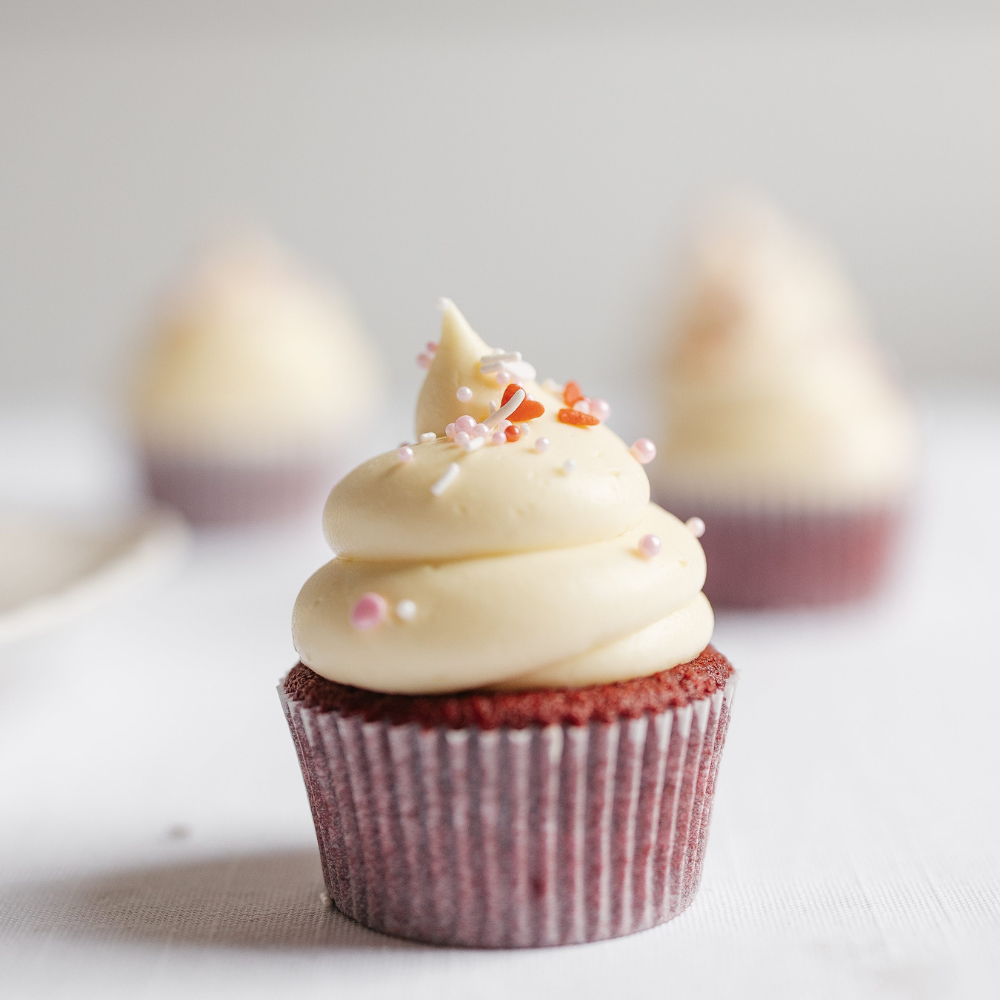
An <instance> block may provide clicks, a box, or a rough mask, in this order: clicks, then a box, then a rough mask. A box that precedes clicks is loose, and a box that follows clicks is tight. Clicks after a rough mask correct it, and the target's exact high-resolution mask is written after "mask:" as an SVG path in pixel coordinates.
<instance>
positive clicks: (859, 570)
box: [655, 494, 904, 608]
mask: <svg viewBox="0 0 1000 1000" xmlns="http://www.w3.org/2000/svg"><path fill="white" fill-rule="evenodd" d="M655 499H656V502H657V503H659V504H660V505H661V506H662V507H664V508H665V509H666V510H669V511H670V513H672V514H674V515H675V516H677V517H679V518H680V519H681V520H682V521H686V520H687V519H688V518H689V517H700V518H701V519H702V520H703V521H704V522H705V534H704V536H703V537H702V538H701V545H702V548H704V550H705V558H706V560H707V561H708V577H707V579H706V581H705V587H704V591H705V595H706V596H707V597H708V599H709V600H710V601H711V602H712V604H713V605H715V606H716V607H732V608H781V607H799V606H816V605H825V604H838V603H843V602H849V601H861V600H864V599H866V598H868V597H871V596H873V595H874V594H876V593H877V592H878V590H879V589H880V588H881V587H882V586H883V584H884V583H885V580H886V578H887V576H888V572H889V569H890V567H891V565H892V561H893V557H894V556H895V553H896V549H897V546H898V542H899V536H900V533H901V527H902V524H903V520H904V513H903V510H904V508H903V504H902V503H897V504H891V505H885V506H879V507H867V508H859V509H857V510H821V509H796V508H794V507H791V506H787V507H785V506H775V507H774V508H773V509H770V508H754V507H748V508H747V509H740V508H739V507H737V506H735V505H734V506H732V507H727V508H721V507H713V506H711V505H709V504H702V503H697V502H693V501H691V500H679V499H674V498H672V497H671V496H670V495H669V494H667V495H662V494H661V495H659V496H657V497H656V498H655Z"/></svg>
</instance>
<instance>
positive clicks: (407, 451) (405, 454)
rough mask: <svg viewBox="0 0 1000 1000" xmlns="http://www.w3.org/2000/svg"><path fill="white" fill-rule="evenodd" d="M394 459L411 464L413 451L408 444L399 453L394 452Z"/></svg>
mask: <svg viewBox="0 0 1000 1000" xmlns="http://www.w3.org/2000/svg"><path fill="white" fill-rule="evenodd" d="M396 458H398V459H399V460H400V461H401V462H412V461H413V449H412V448H411V447H410V446H409V445H408V444H404V445H403V446H402V447H401V448H400V449H399V451H397V452H396Z"/></svg>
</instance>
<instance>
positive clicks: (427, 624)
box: [293, 303, 712, 693]
mask: <svg viewBox="0 0 1000 1000" xmlns="http://www.w3.org/2000/svg"><path fill="white" fill-rule="evenodd" d="M497 357H498V355H497V352H495V351H493V350H491V349H490V347H489V346H488V345H487V344H486V343H485V342H484V341H483V340H482V339H481V338H480V337H479V336H478V335H477V334H476V333H475V332H474V331H473V330H472V329H471V327H469V325H468V323H467V322H466V321H465V319H464V318H463V317H462V315H461V313H459V312H458V310H457V309H456V308H455V307H454V306H453V305H452V304H451V303H446V304H445V308H444V319H443V322H442V334H441V342H440V344H439V345H438V347H437V350H436V352H435V357H434V360H433V362H432V364H431V366H430V369H429V371H428V374H427V378H426V380H425V383H424V386H423V389H422V391H421V393H420V399H419V402H418V404H417V429H418V431H420V432H421V433H424V434H426V433H427V432H429V431H431V432H434V433H435V434H437V435H442V436H438V437H436V438H435V439H433V440H427V441H421V442H419V443H417V444H414V445H412V446H410V448H409V450H408V452H407V453H405V456H404V457H405V459H406V460H401V457H400V455H399V454H398V453H397V452H390V453H387V454H385V455H380V456H377V457H376V458H373V459H371V460H369V461H368V462H365V463H364V464H362V465H361V466H359V467H358V468H357V469H355V470H354V471H353V472H351V473H350V474H349V475H348V476H346V477H345V478H344V479H343V480H341V481H340V482H339V483H338V484H337V485H336V486H335V487H334V489H333V491H332V492H331V494H330V497H329V499H328V501H327V504H326V509H325V513H324V532H325V535H326V538H327V541H328V542H329V544H330V545H331V547H332V548H333V550H334V551H335V553H336V554H337V558H335V559H334V560H333V561H332V562H330V563H328V564H327V565H326V566H324V567H323V568H322V569H321V570H319V571H318V572H317V573H316V574H315V575H314V576H313V577H312V578H311V579H310V580H309V581H308V582H307V583H306V585H305V587H304V588H303V590H302V592H301V594H300V595H299V599H298V601H297V602H296V607H295V613H294V618H293V632H294V637H295V644H296V648H297V649H298V651H299V654H300V656H301V657H302V660H303V662H304V663H305V664H306V665H307V666H309V667H311V668H312V669H313V670H315V671H316V672H317V673H320V674H322V675H323V676H325V677H328V678H330V679H332V680H336V681H340V682H342V683H347V684H354V685H357V686H359V687H364V688H368V689H371V690H377V691H388V692H400V693H435V692H444V691H459V690H466V689H470V688H477V687H506V688H531V687H547V686H568V687H575V686H583V685H587V684H594V683H601V682H606V681H613V680H622V679H626V678H629V677H637V676H641V675H643V674H649V673H654V672H656V671H658V670H663V669H667V668H669V667H673V666H676V665H677V664H679V663H684V662H686V661H688V660H690V659H692V658H693V657H695V656H697V655H698V654H699V653H700V652H701V651H702V649H704V647H705V646H706V645H707V644H708V641H709V639H710V638H711V633H712V612H711V608H710V607H709V605H708V602H707V601H706V600H705V598H704V596H703V595H702V594H701V593H700V590H701V586H702V583H703V582H704V579H705V559H704V554H703V553H702V549H701V546H700V545H699V544H698V541H697V539H695V538H694V537H693V535H692V534H691V532H690V531H688V529H687V528H686V527H685V526H684V525H683V524H681V522H680V521H678V520H677V519H676V518H675V517H673V516H672V515H670V514H668V513H666V512H665V511H663V510H661V509H660V508H659V507H657V506H655V505H654V504H650V503H649V483H648V481H647V479H646V476H645V473H644V471H643V469H642V466H641V465H640V464H639V462H638V461H637V460H636V459H635V458H634V457H633V455H632V454H631V453H630V451H629V449H628V448H627V447H626V446H625V444H624V443H623V442H622V441H621V439H619V438H618V437H617V436H616V435H615V434H613V433H612V432H611V431H610V430H609V429H608V428H607V427H606V426H605V425H603V424H597V425H596V426H589V427H579V426H573V425H571V424H568V423H564V422H561V421H560V420H559V416H558V415H559V411H560V410H561V409H563V408H564V407H565V400H564V399H562V398H561V394H560V392H559V391H558V390H557V389H545V388H542V387H540V386H539V385H537V384H536V383H535V382H534V381H533V380H529V379H522V378H521V377H520V376H521V375H522V374H523V375H527V374H533V370H532V369H531V368H530V365H528V364H527V363H526V362H524V361H522V360H521V359H520V358H519V356H517V355H515V354H513V353H512V354H510V355H506V357H507V358H508V359H509V364H510V367H511V368H512V369H514V371H515V373H517V374H518V384H519V385H520V386H521V387H522V388H523V389H524V391H525V392H526V393H527V394H528V396H530V397H533V398H534V400H535V401H536V404H540V405H541V406H542V407H544V412H542V413H541V415H540V416H537V417H535V418H533V419H531V420H530V421H527V422H519V423H517V424H515V426H517V427H522V428H526V430H525V431H524V432H523V433H522V437H521V439H520V440H517V441H513V442H510V443H502V444H495V443H493V442H492V441H491V440H490V441H487V439H485V438H480V440H481V441H484V442H485V443H484V444H481V445H479V446H478V447H477V446H473V447H466V448H463V447H460V446H459V444H457V443H455V440H451V439H449V437H446V436H443V433H444V432H445V430H446V428H447V427H448V425H449V424H453V423H455V422H456V421H458V419H459V418H461V417H463V416H466V415H468V418H471V420H476V421H482V420H485V419H487V418H489V417H490V414H491V411H492V410H493V409H495V408H496V407H498V406H499V405H500V404H501V402H502V398H503V395H502V394H503V392H504V386H503V385H502V384H500V383H498V381H497V378H496V374H495V371H494V369H495V368H496V366H497V364H498V363H499V362H498V361H497V360H496V358H497ZM484 367H485V368H486V370H485V371H484V370H483V368H484ZM460 389H468V390H471V394H470V393H466V392H463V393H461V396H462V398H461V399H460V398H459V390H460ZM512 415H514V416H516V415H517V414H516V413H514V414H512ZM452 437H453V438H455V439H456V440H457V435H456V434H454V432H453V433H452ZM525 437H526V439H525ZM541 437H545V438H547V439H548V447H547V448H542V449H538V448H536V447H535V442H537V441H538V439H539V438H541ZM442 483H445V486H444V487H443V488H442V487H441V484H442ZM432 487H434V488H433V489H432ZM647 535H655V536H656V537H657V538H659V539H660V542H661V549H660V553H659V555H656V556H655V557H652V558H648V557H646V556H644V554H643V553H644V552H645V551H646V550H648V549H649V546H646V547H645V548H644V547H643V546H642V545H640V540H641V539H643V538H644V537H645V536H647ZM366 594H367V595H377V600H373V599H372V598H371V597H369V598H368V599H367V600H368V601H369V604H368V605H366V608H367V609H369V610H372V609H374V610H373V611H372V613H373V614H374V616H375V617H374V619H372V620H375V621H376V622H377V624H376V626H375V627H374V628H361V627H358V626H357V625H356V624H355V623H353V622H352V609H353V608H355V607H356V606H357V604H358V602H359V601H360V600H361V599H362V597H363V596H364V595H366ZM379 602H381V604H380V603H379ZM410 602H412V603H410ZM379 608H382V609H383V612H384V613H381V614H380V612H379V611H378V609H379ZM414 608H415V610H414ZM392 609H399V610H392Z"/></svg>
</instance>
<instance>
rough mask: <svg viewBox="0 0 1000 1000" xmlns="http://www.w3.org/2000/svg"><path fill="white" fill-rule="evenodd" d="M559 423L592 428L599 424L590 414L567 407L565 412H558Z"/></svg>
mask: <svg viewBox="0 0 1000 1000" xmlns="http://www.w3.org/2000/svg"><path fill="white" fill-rule="evenodd" d="M518 409H520V407H518ZM559 422H560V423H561V424H569V425H570V426H572V427H594V426H595V425H597V424H599V423H600V420H598V419H597V417H595V416H594V415H593V414H592V413H584V412H583V411H582V410H571V409H569V408H568V407H567V408H566V409H565V410H560V411H559Z"/></svg>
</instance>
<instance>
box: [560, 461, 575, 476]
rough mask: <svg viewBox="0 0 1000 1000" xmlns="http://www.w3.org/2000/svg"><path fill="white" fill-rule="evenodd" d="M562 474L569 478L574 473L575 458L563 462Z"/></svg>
mask: <svg viewBox="0 0 1000 1000" xmlns="http://www.w3.org/2000/svg"><path fill="white" fill-rule="evenodd" d="M563 472H565V473H566V475H567V476H571V475H573V473H574V472H576V459H575V458H567V459H566V461H565V462H563Z"/></svg>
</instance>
